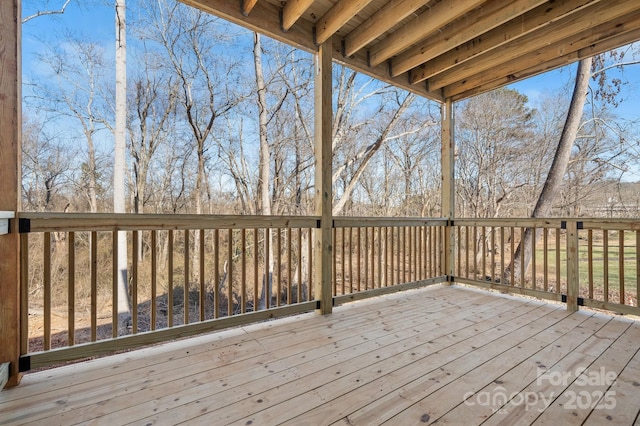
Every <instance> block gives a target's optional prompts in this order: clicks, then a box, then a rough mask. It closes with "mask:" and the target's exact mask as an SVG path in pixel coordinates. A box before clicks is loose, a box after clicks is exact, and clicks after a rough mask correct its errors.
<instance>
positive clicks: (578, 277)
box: [453, 219, 640, 315]
mask: <svg viewBox="0 0 640 426" xmlns="http://www.w3.org/2000/svg"><path fill="white" fill-rule="evenodd" d="M527 228H530V229H531V230H532V234H533V235H536V236H537V237H536V238H535V239H532V240H531V243H530V244H531V246H530V247H529V249H530V251H531V253H532V255H531V257H530V262H529V266H528V268H526V269H524V272H521V271H522V270H523V268H519V265H522V264H525V251H524V250H518V249H517V248H518V245H519V244H520V241H521V239H522V236H523V235H524V233H525V230H526V229H527ZM453 233H454V236H455V241H456V245H455V253H454V259H455V266H454V269H455V277H454V280H455V281H456V282H460V283H465V284H472V285H476V286H480V287H485V288H493V289H497V290H502V291H507V292H512V293H519V294H525V295H530V296H535V297H539V298H544V299H551V300H557V301H567V300H568V301H569V303H572V302H573V303H576V304H577V305H584V306H589V307H594V308H600V309H605V310H608V311H613V312H617V313H628V314H634V315H640V308H638V300H639V299H640V291H639V288H640V285H639V281H638V280H639V277H640V259H639V256H638V253H639V252H640V221H637V220H627V219H619V220H618V219H616V220H609V221H604V220H598V219H567V220H564V219H456V220H455V222H454V227H453ZM514 261H516V262H515V264H517V266H514Z"/></svg>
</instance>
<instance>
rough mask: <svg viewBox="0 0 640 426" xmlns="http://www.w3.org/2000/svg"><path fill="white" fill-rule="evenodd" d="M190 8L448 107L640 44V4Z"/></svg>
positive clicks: (323, 2) (269, 1)
mask: <svg viewBox="0 0 640 426" xmlns="http://www.w3.org/2000/svg"><path fill="white" fill-rule="evenodd" d="M180 1H182V2H183V3H186V4H189V5H191V6H194V7H197V8H200V9H202V10H204V11H207V12H210V13H212V14H214V15H217V16H220V17H222V18H224V19H226V20H229V21H231V22H234V23H236V24H239V25H241V26H243V27H246V28H249V29H251V30H254V31H258V32H260V33H262V34H265V35H268V36H270V37H273V38H275V39H277V40H280V41H283V42H285V43H288V44H290V45H293V46H296V47H298V48H301V49H304V50H307V51H312V52H313V51H317V46H318V44H320V43H323V42H325V41H330V42H331V43H332V45H333V59H334V60H335V61H337V62H340V63H343V64H345V65H347V66H349V67H351V68H354V69H356V70H358V71H360V72H363V73H365V74H368V75H371V76H373V77H375V78H378V79H380V80H382V81H385V82H389V83H392V84H394V85H396V86H398V87H401V88H404V89H407V90H410V91H412V92H415V93H418V94H421V95H423V96H427V97H429V98H431V99H434V100H439V101H442V100H444V99H446V98H451V99H452V100H460V99H464V98H466V97H469V96H472V95H475V94H478V93H481V92H484V91H488V90H491V89H494V88H497V87H500V86H503V85H505V84H508V83H512V82H514V81H518V80H522V79H524V78H527V77H530V76H533V75H535V74H539V73H542V72H545V71H548V70H551V69H554V68H558V67H560V66H563V65H566V64H569V63H571V62H575V61H577V60H579V59H581V58H583V57H588V56H591V55H594V54H597V53H601V52H605V51H607V50H610V49H614V48H616V47H620V46H623V45H625V44H628V43H631V42H633V41H637V40H640V2H638V1H637V0H606V1H605V0H549V1H541V0H509V1H506V0H488V1H487V0H465V1H449V0H286V1H281V0H237V1H229V0H180Z"/></svg>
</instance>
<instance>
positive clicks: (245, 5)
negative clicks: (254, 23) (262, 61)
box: [240, 0, 258, 16]
mask: <svg viewBox="0 0 640 426" xmlns="http://www.w3.org/2000/svg"><path fill="white" fill-rule="evenodd" d="M240 1H241V2H242V14H243V15H244V16H249V14H250V13H251V11H252V10H253V7H254V6H255V5H256V3H258V0H240Z"/></svg>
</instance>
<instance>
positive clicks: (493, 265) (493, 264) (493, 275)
mask: <svg viewBox="0 0 640 426" xmlns="http://www.w3.org/2000/svg"><path fill="white" fill-rule="evenodd" d="M491 282H492V283H495V282H496V228H495V227H493V226H492V227H491Z"/></svg>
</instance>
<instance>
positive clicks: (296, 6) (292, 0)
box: [282, 0, 313, 31]
mask: <svg viewBox="0 0 640 426" xmlns="http://www.w3.org/2000/svg"><path fill="white" fill-rule="evenodd" d="M312 3H313V0H289V1H288V2H287V4H285V5H284V8H282V29H283V30H284V31H289V30H290V29H291V27H293V24H295V23H296V21H298V19H300V17H301V16H302V14H303V13H304V12H306V10H307V9H309V6H311V4H312Z"/></svg>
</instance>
